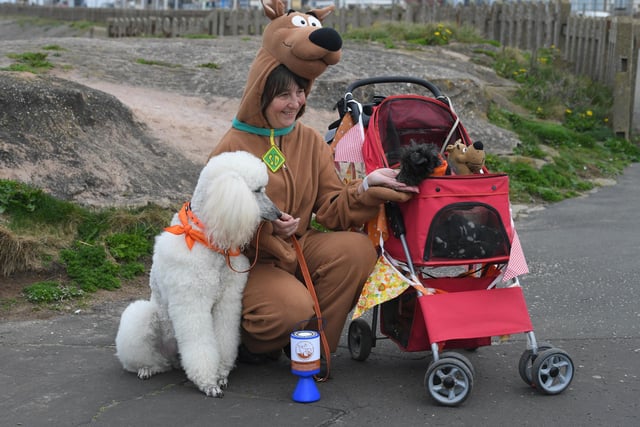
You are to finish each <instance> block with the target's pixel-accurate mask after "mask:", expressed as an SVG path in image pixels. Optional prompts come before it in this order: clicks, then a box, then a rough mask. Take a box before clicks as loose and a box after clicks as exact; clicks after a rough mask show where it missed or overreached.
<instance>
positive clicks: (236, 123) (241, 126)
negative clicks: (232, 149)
mask: <svg viewBox="0 0 640 427" xmlns="http://www.w3.org/2000/svg"><path fill="white" fill-rule="evenodd" d="M295 125H296V122H293V124H292V125H291V126H289V127H286V128H280V129H266V128H259V127H256V126H251V125H250V124H248V123H244V122H241V121H240V120H238V118H237V117H234V118H233V121H232V122H231V126H233V127H234V128H236V129H238V130H241V131H244V132H248V133H253V134H256V135H261V136H271V135H272V134H271V131H274V133H273V136H282V135H286V134H288V133H290V132H291V131H292V130H293V128H294V127H295Z"/></svg>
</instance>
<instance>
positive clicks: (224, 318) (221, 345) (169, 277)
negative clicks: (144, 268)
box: [116, 151, 281, 397]
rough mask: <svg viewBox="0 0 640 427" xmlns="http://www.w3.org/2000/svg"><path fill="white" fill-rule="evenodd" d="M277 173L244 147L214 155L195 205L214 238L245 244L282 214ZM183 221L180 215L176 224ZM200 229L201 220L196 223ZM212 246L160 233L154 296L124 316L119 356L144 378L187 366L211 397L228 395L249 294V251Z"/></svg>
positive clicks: (137, 303) (234, 244) (197, 190)
mask: <svg viewBox="0 0 640 427" xmlns="http://www.w3.org/2000/svg"><path fill="white" fill-rule="evenodd" d="M268 179H269V176H268V173H267V170H266V166H265V165H264V163H263V162H262V161H261V160H260V159H258V158H257V157H255V156H253V155H251V154H249V153H247V152H244V151H237V152H232V153H223V154H220V155H218V156H215V157H212V158H211V159H210V160H209V162H208V163H207V165H206V166H205V167H204V169H203V170H202V172H201V174H200V178H199V180H198V183H197V185H196V188H195V190H194V193H193V197H192V199H191V209H192V211H193V213H194V214H195V215H196V216H197V217H198V218H199V219H200V222H201V223H202V224H203V225H204V230H201V231H203V232H204V234H205V235H206V236H207V238H208V240H209V242H212V243H214V244H215V245H216V246H217V247H219V248H221V249H223V250H224V249H234V248H239V247H240V248H241V247H243V246H245V245H246V244H248V242H249V241H250V240H251V238H252V237H253V235H254V233H255V231H256V229H257V227H258V225H259V223H260V221H261V220H262V219H264V220H269V221H271V220H274V219H277V218H278V217H279V216H280V215H281V212H280V210H279V209H278V208H277V207H276V206H275V205H274V204H273V203H272V202H271V200H270V199H269V198H268V197H267V196H266V194H265V190H264V189H265V186H266V185H267V182H268ZM176 224H180V220H179V218H178V214H176V215H174V217H173V219H172V221H171V225H176ZM190 225H191V226H193V227H194V228H196V225H195V224H190ZM231 264H232V266H233V268H234V269H235V270H237V271H233V270H232V269H230V268H229V267H228V266H227V265H226V261H225V257H224V255H223V254H221V253H218V252H216V251H214V250H212V249H210V248H208V247H207V246H205V245H204V244H200V243H195V245H194V246H193V248H192V249H191V250H190V249H189V247H188V246H187V244H186V242H185V236H184V235H182V234H181V235H175V234H172V233H170V232H168V231H164V232H163V233H161V234H160V235H158V236H157V237H156V240H155V246H154V253H153V264H152V267H151V274H150V283H149V284H150V287H151V298H150V300H149V301H146V300H139V301H135V302H133V303H131V304H130V305H129V306H128V307H127V308H126V309H125V310H124V312H123V313H122V317H121V319H120V326H119V328H118V333H117V336H116V355H117V357H118V359H119V360H120V362H121V363H122V366H123V368H124V369H125V370H127V371H131V372H135V373H137V375H138V377H139V378H141V379H147V378H149V377H151V376H152V375H154V374H157V373H160V372H165V371H168V370H170V369H172V368H173V367H179V366H182V368H183V369H184V370H185V373H186V375H187V377H188V378H189V379H190V380H191V381H192V382H193V383H194V384H195V385H196V386H197V387H198V388H199V389H200V390H201V391H202V392H203V393H205V394H206V395H207V396H215V397H222V395H223V389H224V388H225V387H226V386H227V381H228V380H227V378H228V375H229V373H230V371H231V370H232V369H233V367H234V365H235V359H236V356H237V351H238V345H239V344H240V320H241V312H242V292H243V290H244V286H245V284H246V281H247V274H248V273H246V272H243V271H245V270H247V269H248V268H249V261H248V260H247V258H246V257H245V256H244V255H239V256H235V257H231Z"/></svg>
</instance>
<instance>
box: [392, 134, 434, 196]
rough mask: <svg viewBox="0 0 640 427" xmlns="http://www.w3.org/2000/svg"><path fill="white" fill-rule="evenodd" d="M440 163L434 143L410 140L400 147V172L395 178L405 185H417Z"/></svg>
mask: <svg viewBox="0 0 640 427" xmlns="http://www.w3.org/2000/svg"><path fill="white" fill-rule="evenodd" d="M441 164H442V159H441V158H440V154H439V152H438V147H437V146H436V145H435V144H424V143H422V144H418V143H416V142H414V141H411V144H410V145H405V146H403V147H402V148H401V151H400V173H398V176H397V178H396V179H397V180H398V181H400V182H404V183H405V184H407V185H418V184H420V183H421V182H422V181H423V180H424V179H425V178H426V177H428V176H429V175H432V174H433V172H434V171H435V169H436V168H437V167H438V166H440V165H441Z"/></svg>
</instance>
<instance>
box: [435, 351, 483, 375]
mask: <svg viewBox="0 0 640 427" xmlns="http://www.w3.org/2000/svg"><path fill="white" fill-rule="evenodd" d="M447 357H451V358H453V359H458V360H459V361H461V362H462V363H464V365H465V366H466V367H467V369H469V371H470V372H471V376H472V377H473V378H475V377H476V370H475V369H474V367H473V364H471V361H470V360H469V359H467V357H466V356H464V355H463V354H460V353H457V352H455V351H444V352H442V353H440V359H445V358H447Z"/></svg>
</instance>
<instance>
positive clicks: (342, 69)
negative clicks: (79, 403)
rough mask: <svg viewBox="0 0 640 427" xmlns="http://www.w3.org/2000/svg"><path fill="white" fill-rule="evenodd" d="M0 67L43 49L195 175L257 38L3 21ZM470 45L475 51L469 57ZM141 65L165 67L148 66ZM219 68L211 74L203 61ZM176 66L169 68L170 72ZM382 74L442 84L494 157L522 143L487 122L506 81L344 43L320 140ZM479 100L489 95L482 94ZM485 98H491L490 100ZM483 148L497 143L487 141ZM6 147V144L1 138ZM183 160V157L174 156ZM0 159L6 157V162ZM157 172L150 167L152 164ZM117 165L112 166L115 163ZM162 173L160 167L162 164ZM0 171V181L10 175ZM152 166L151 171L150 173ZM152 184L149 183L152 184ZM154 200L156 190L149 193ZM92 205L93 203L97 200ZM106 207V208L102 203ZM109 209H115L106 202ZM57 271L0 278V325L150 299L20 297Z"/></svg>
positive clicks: (313, 111)
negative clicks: (356, 88) (115, 33)
mask: <svg viewBox="0 0 640 427" xmlns="http://www.w3.org/2000/svg"><path fill="white" fill-rule="evenodd" d="M0 41H1V43H0V67H6V66H8V65H9V64H10V63H11V60H10V59H9V57H8V56H7V54H9V53H21V52H29V51H41V50H42V49H44V47H46V46H49V47H50V46H55V47H56V49H55V50H47V52H48V53H49V60H50V61H51V62H52V63H54V65H55V67H54V68H53V70H52V71H51V72H50V75H53V76H55V77H58V78H61V79H65V80H68V81H72V82H75V83H79V84H81V85H84V86H86V87H89V88H93V89H96V90H99V91H102V92H105V93H107V94H110V95H113V96H114V97H116V98H117V100H119V101H120V102H121V103H122V104H124V105H125V106H126V107H128V108H129V109H130V110H131V112H132V113H133V115H134V117H135V119H136V120H137V121H139V122H140V123H142V124H143V125H144V127H145V129H146V132H147V133H148V134H149V135H150V136H151V137H152V138H153V139H154V140H156V142H157V144H158V145H159V146H162V147H166V149H167V150H170V151H168V152H170V153H179V155H181V156H183V157H184V158H185V159H186V160H187V163H185V164H189V163H190V164H191V165H192V166H191V167H192V168H193V170H194V171H196V172H197V171H199V169H200V167H201V166H202V165H204V163H205V161H206V159H207V156H208V154H209V152H210V151H211V149H212V148H213V146H214V145H215V143H216V141H217V140H219V138H220V137H221V136H222V134H223V133H224V132H225V131H226V130H227V129H228V128H229V124H230V122H231V120H232V118H233V117H234V114H235V112H236V110H237V107H238V104H239V99H240V97H241V94H242V90H243V88H244V83H245V80H246V72H247V71H248V68H249V66H250V64H251V62H252V60H253V57H254V56H255V53H256V52H257V49H258V48H259V45H260V39H259V38H255V37H253V38H233V37H225V38H218V39H213V40H184V39H183V40H180V39H167V40H163V39H118V40H114V39H106V38H102V37H97V38H88V37H87V35H86V34H77V33H73V32H72V31H71V30H69V31H68V32H67V33H65V32H61V31H60V30H59V29H57V30H56V32H55V34H53V32H52V31H48V30H47V29H43V28H38V29H25V28H22V27H19V26H17V25H16V23H15V22H13V21H11V20H6V19H0ZM471 49H472V47H469V51H471ZM139 59H144V60H147V61H158V62H161V63H162V64H165V65H162V64H160V65H142V64H140V63H139V61H138V60H139ZM206 63H215V64H217V65H218V67H219V68H218V69H216V70H211V69H208V68H203V67H201V64H206ZM167 64H170V65H171V66H167ZM376 75H411V76H414V77H420V78H424V79H426V80H429V81H432V82H434V83H436V84H437V85H438V86H439V87H441V88H442V89H443V90H445V89H446V93H447V95H449V96H450V97H452V99H453V100H454V102H455V103H456V104H457V106H458V108H457V111H456V112H457V114H458V115H459V116H466V117H467V122H466V127H467V130H468V131H469V132H470V134H471V136H472V138H473V139H482V140H483V141H485V146H487V145H488V146H489V147H490V148H489V149H493V150H494V152H497V153H498V152H509V151H510V150H511V148H512V147H513V146H514V145H515V144H517V143H518V140H517V139H516V138H515V137H514V135H512V134H510V133H509V132H506V131H503V130H500V129H498V128H495V127H494V126H492V125H490V124H488V122H487V121H486V117H485V112H486V109H487V105H488V102H489V98H492V99H494V100H497V101H498V102H500V99H501V97H500V96H499V95H495V94H497V93H499V92H496V91H492V92H491V93H494V95H491V96H490V95H488V93H489V92H487V90H488V89H487V88H497V87H505V88H509V87H510V84H509V83H508V82H506V81H504V80H502V79H500V78H498V77H496V75H495V73H493V72H492V71H491V70H490V69H489V68H487V67H483V66H481V65H477V64H476V63H474V62H472V61H470V57H469V55H468V54H465V53H460V52H457V51H456V50H455V49H451V50H443V49H441V48H433V49H427V50H424V51H421V52H417V51H413V52H405V51H401V50H395V51H388V50H384V49H383V48H382V47H381V46H376V45H358V44H352V43H345V46H344V48H343V59H342V60H341V62H340V63H339V64H338V65H336V66H334V67H331V68H330V69H329V70H327V72H325V74H323V76H322V77H321V78H320V79H318V81H316V84H315V85H314V89H313V91H312V95H311V97H310V98H309V100H308V109H307V113H306V114H305V117H304V119H303V121H304V122H305V123H307V124H309V125H311V126H313V127H315V128H316V129H318V130H319V131H320V132H321V133H324V132H325V131H326V129H327V126H328V124H330V123H332V122H333V121H334V120H336V119H337V113H336V112H335V111H332V107H333V105H334V104H335V102H336V101H337V100H338V99H339V98H340V97H341V96H342V94H343V91H344V88H345V87H346V86H347V85H348V84H350V83H352V82H353V81H355V80H357V79H360V78H365V77H370V76H376ZM478 94H482V95H483V96H478ZM485 95H486V96H485ZM487 141H492V142H493V146H492V144H491V142H490V143H489V144H487ZM0 142H1V141H0ZM176 157H177V155H176ZM0 160H2V159H0ZM150 166H153V165H150ZM38 167H39V165H38V164H37V163H34V164H29V163H22V164H20V165H19V167H17V166H16V167H15V169H14V171H18V170H19V171H20V176H24V177H29V176H31V175H35V174H36V172H37V169H38ZM114 167H115V166H114ZM163 167H164V166H163ZM3 168H5V171H4V172H3V173H0V177H2V175H3V174H4V173H5V172H7V171H8V169H6V165H3ZM0 169H2V168H0ZM150 169H153V167H150ZM151 181H153V179H151ZM149 193H150V194H149V197H151V198H152V197H153V195H154V194H156V193H155V192H154V189H153V188H152V189H150V190H149ZM93 202H96V201H95V200H94V201H93ZM98 202H100V201H98ZM103 202H104V204H105V205H109V204H112V203H114V200H110V199H109V197H108V196H107V195H105V199H104V200H103ZM58 274H59V273H56V272H53V273H51V272H49V273H46V274H40V273H23V274H19V275H13V276H11V277H9V278H7V277H0V282H1V283H2V285H1V286H0V301H1V302H2V306H1V307H0V319H30V318H42V317H49V316H55V315H59V314H66V313H79V312H83V311H90V310H100V309H101V307H104V306H105V304H113V303H118V304H123V303H124V302H126V301H129V300H133V299H137V298H146V297H147V296H148V293H149V290H148V285H147V283H146V280H147V279H146V277H142V278H140V279H138V280H135V281H132V282H128V283H124V284H123V286H122V289H120V290H117V291H111V292H109V291H100V292H98V293H96V294H91V295H90V296H88V297H87V298H85V299H82V300H78V301H72V302H65V303H62V304H59V305H55V306H49V307H40V306H35V305H33V304H31V303H28V302H26V301H25V300H24V298H23V297H22V294H21V292H22V288H23V287H24V286H26V285H28V284H31V283H34V282H36V281H41V280H51V279H55V278H57V275H58Z"/></svg>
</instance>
